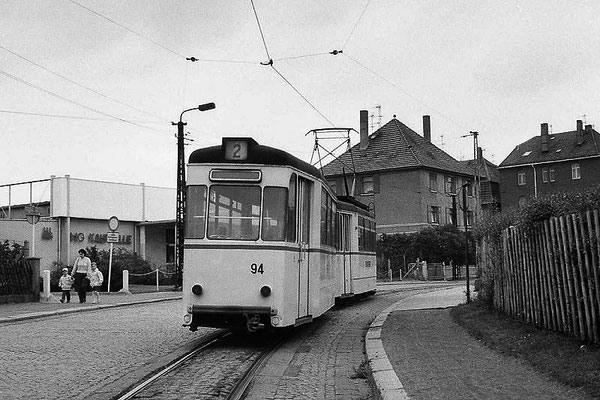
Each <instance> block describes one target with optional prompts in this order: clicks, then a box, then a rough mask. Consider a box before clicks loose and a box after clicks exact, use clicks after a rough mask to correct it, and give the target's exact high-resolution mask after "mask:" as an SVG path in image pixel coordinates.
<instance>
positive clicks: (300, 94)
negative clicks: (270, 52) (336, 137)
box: [271, 64, 335, 127]
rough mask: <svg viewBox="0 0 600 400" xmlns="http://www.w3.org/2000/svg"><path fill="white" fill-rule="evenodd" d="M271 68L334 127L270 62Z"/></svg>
mask: <svg viewBox="0 0 600 400" xmlns="http://www.w3.org/2000/svg"><path fill="white" fill-rule="evenodd" d="M271 68H273V71H275V72H276V73H277V75H279V76H280V77H281V79H283V80H284V81H285V83H287V84H288V85H290V87H291V88H292V89H294V91H295V92H296V93H298V95H299V96H300V97H302V99H303V100H304V101H305V102H306V103H307V104H308V105H309V106H311V107H312V108H313V110H315V111H316V112H318V113H319V115H320V116H321V117H323V118H324V119H325V120H326V121H327V122H329V124H330V125H331V126H333V127H335V125H334V124H333V122H331V121H330V120H329V118H327V117H326V116H325V115H324V114H323V113H322V112H321V111H319V110H318V109H317V107H315V106H314V105H313V104H312V103H311V102H310V101H308V99H307V98H306V97H304V95H303V94H302V93H300V92H299V91H298V89H296V88H295V87H294V85H292V84H291V83H290V81H288V80H287V79H286V78H285V77H284V76H283V75H282V74H281V72H279V71H278V70H277V68H275V66H273V65H272V64H271Z"/></svg>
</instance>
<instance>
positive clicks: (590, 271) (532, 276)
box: [488, 210, 600, 343]
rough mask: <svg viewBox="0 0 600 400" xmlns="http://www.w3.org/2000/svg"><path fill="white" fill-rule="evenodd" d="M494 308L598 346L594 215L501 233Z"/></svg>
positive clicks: (599, 234)
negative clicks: (530, 228) (500, 255)
mask: <svg viewBox="0 0 600 400" xmlns="http://www.w3.org/2000/svg"><path fill="white" fill-rule="evenodd" d="M502 253H503V260H502V261H503V262H502V264H501V265H499V266H498V265H497V266H496V267H495V268H492V269H491V271H489V269H488V273H490V274H492V275H493V301H494V307H495V308H496V309H498V310H501V311H502V312H504V313H505V314H508V315H511V316H513V317H515V318H518V319H521V320H522V321H524V322H527V323H531V324H534V325H536V326H538V327H540V328H543V329H547V330H553V331H557V332H563V333H565V334H568V335H571V336H574V337H576V338H578V339H580V340H582V341H586V342H595V343H600V332H599V330H600V329H599V323H600V295H599V293H600V276H599V275H600V266H599V263H600V218H599V212H598V210H595V211H588V212H586V213H580V214H572V215H568V216H563V217H555V218H551V219H550V220H547V221H544V222H543V223H540V224H539V225H538V226H537V227H536V228H535V229H533V230H532V231H525V230H524V229H523V228H520V227H518V226H516V227H510V228H507V229H505V230H504V231H503V233H502Z"/></svg>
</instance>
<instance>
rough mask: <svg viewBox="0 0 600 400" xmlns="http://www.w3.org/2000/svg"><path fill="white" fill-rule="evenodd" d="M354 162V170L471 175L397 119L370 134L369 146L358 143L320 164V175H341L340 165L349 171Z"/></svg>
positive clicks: (357, 171) (465, 167) (459, 164)
mask: <svg viewBox="0 0 600 400" xmlns="http://www.w3.org/2000/svg"><path fill="white" fill-rule="evenodd" d="M352 165H354V170H355V172H356V173H358V174H360V173H364V172H379V171H389V170H398V169H414V168H427V169H433V170H440V171H446V172H451V173H455V174H459V175H471V174H472V172H471V170H470V169H469V168H467V166H465V165H463V164H461V163H460V162H459V161H457V160H455V159H454V158H452V157H451V156H450V155H448V154H447V153H445V152H444V151H442V150H440V149H439V148H438V147H436V146H435V145H434V144H433V143H431V142H429V141H428V140H426V139H425V138H423V137H422V136H421V135H419V134H417V133H416V132H415V131H413V130H412V129H410V128H409V127H408V126H406V125H404V124H403V123H402V122H400V121H398V120H397V119H392V120H391V121H389V122H388V123H387V124H385V125H383V126H382V127H381V128H379V129H378V130H376V131H375V132H373V134H371V135H370V136H369V145H368V146H367V148H366V149H364V150H361V149H360V143H358V144H356V145H355V146H353V147H352V148H351V149H350V150H348V151H346V152H344V153H343V154H341V155H340V156H339V157H337V158H336V159H335V160H333V161H331V162H330V163H329V164H327V165H325V166H324V167H323V175H325V176H329V177H332V176H339V175H342V174H343V172H342V168H343V169H344V170H345V171H346V172H347V173H350V172H351V170H350V167H351V166H352Z"/></svg>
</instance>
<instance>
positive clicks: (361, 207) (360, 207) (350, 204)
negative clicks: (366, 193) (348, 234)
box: [337, 196, 375, 218]
mask: <svg viewBox="0 0 600 400" xmlns="http://www.w3.org/2000/svg"><path fill="white" fill-rule="evenodd" d="M337 199H338V209H342V210H346V211H353V212H358V213H360V214H366V215H369V216H371V217H373V218H375V214H373V213H372V212H371V211H370V210H369V206H367V205H366V204H364V203H361V202H360V201H358V200H356V199H355V198H354V197H350V196H337Z"/></svg>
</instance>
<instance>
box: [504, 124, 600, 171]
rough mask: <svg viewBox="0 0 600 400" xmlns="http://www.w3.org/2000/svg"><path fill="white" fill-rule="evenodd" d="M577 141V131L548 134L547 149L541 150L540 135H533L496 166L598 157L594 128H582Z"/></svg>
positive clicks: (597, 135)
mask: <svg viewBox="0 0 600 400" xmlns="http://www.w3.org/2000/svg"><path fill="white" fill-rule="evenodd" d="M581 133H582V134H583V136H582V138H583V140H582V141H581V142H580V143H579V144H578V142H579V133H578V131H576V130H575V131H569V132H561V133H553V134H548V151H545V152H543V151H542V143H541V141H542V138H541V136H534V137H532V138H531V139H529V140H527V141H526V142H523V143H521V144H519V145H517V147H515V148H514V149H513V151H512V152H511V153H510V154H509V155H508V156H507V157H506V158H505V159H504V161H502V162H501V163H500V165H499V166H498V168H510V167H515V166H520V165H529V164H539V163H546V162H558V161H563V160H572V159H579V158H590V157H599V156H600V150H599V146H598V145H599V143H600V136H599V134H598V132H596V131H595V130H594V129H586V130H582V131H581Z"/></svg>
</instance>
